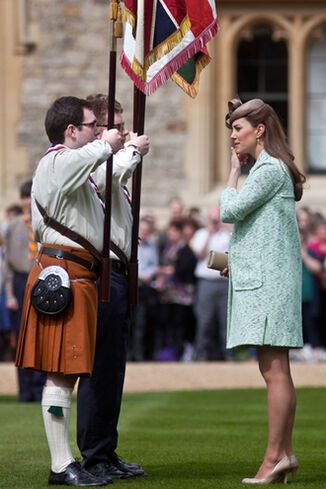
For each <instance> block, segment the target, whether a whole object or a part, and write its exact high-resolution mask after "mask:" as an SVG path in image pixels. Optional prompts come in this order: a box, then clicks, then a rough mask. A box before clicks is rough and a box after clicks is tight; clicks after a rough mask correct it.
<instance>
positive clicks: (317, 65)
mask: <svg viewBox="0 0 326 489" xmlns="http://www.w3.org/2000/svg"><path fill="white" fill-rule="evenodd" d="M307 71H308V73H307V91H308V93H307V161H308V165H309V171H310V172H312V173H324V172H326V39H320V40H316V41H313V42H312V43H311V44H310V47H309V50H308V56H307Z"/></svg>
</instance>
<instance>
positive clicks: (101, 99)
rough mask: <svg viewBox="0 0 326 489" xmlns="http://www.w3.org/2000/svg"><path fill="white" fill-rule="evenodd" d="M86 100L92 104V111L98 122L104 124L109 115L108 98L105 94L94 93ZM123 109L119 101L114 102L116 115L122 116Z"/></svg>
mask: <svg viewBox="0 0 326 489" xmlns="http://www.w3.org/2000/svg"><path fill="white" fill-rule="evenodd" d="M86 100H87V101H88V102H90V103H91V104H92V110H93V112H94V114H95V117H96V119H97V120H98V122H100V123H103V121H104V119H105V117H106V114H107V113H108V103H109V101H108V96H107V95H104V94H103V93H92V94H91V95H88V97H86ZM122 112H123V108H122V105H121V104H120V102H118V100H115V101H114V113H115V114H122Z"/></svg>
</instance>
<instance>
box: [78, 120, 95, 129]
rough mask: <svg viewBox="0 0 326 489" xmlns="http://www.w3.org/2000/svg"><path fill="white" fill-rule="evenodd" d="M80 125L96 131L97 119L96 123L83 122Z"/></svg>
mask: <svg viewBox="0 0 326 489" xmlns="http://www.w3.org/2000/svg"><path fill="white" fill-rule="evenodd" d="M80 125H81V126H86V127H91V128H92V129H94V128H95V127H96V119H95V121H92V122H82V123H81V124H80Z"/></svg>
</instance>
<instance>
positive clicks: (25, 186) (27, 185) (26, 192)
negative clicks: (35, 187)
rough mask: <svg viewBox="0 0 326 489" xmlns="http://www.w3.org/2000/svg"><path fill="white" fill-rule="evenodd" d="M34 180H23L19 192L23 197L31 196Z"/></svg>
mask: <svg viewBox="0 0 326 489" xmlns="http://www.w3.org/2000/svg"><path fill="white" fill-rule="evenodd" d="M32 183H33V182H32V180H27V181H26V182H23V183H22V184H21V186H20V189H19V194H20V198H21V199H26V198H27V197H30V196H31V191H32Z"/></svg>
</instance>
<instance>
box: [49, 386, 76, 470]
mask: <svg viewBox="0 0 326 489" xmlns="http://www.w3.org/2000/svg"><path fill="white" fill-rule="evenodd" d="M71 396H72V389H70V388H68V387H56V386H45V387H44V388H43V396H42V414H43V421H44V427H45V433H46V437H47V440H48V445H49V450H50V454H51V470H52V471H53V472H63V471H64V470H65V468H66V467H67V466H68V465H69V464H70V463H71V462H73V461H74V457H73V455H72V453H71V449H70V444H69V419H70V409H71ZM50 406H59V407H62V412H63V416H61V417H58V416H55V415H54V414H51V413H50V412H49V411H48V410H49V408H50Z"/></svg>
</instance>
